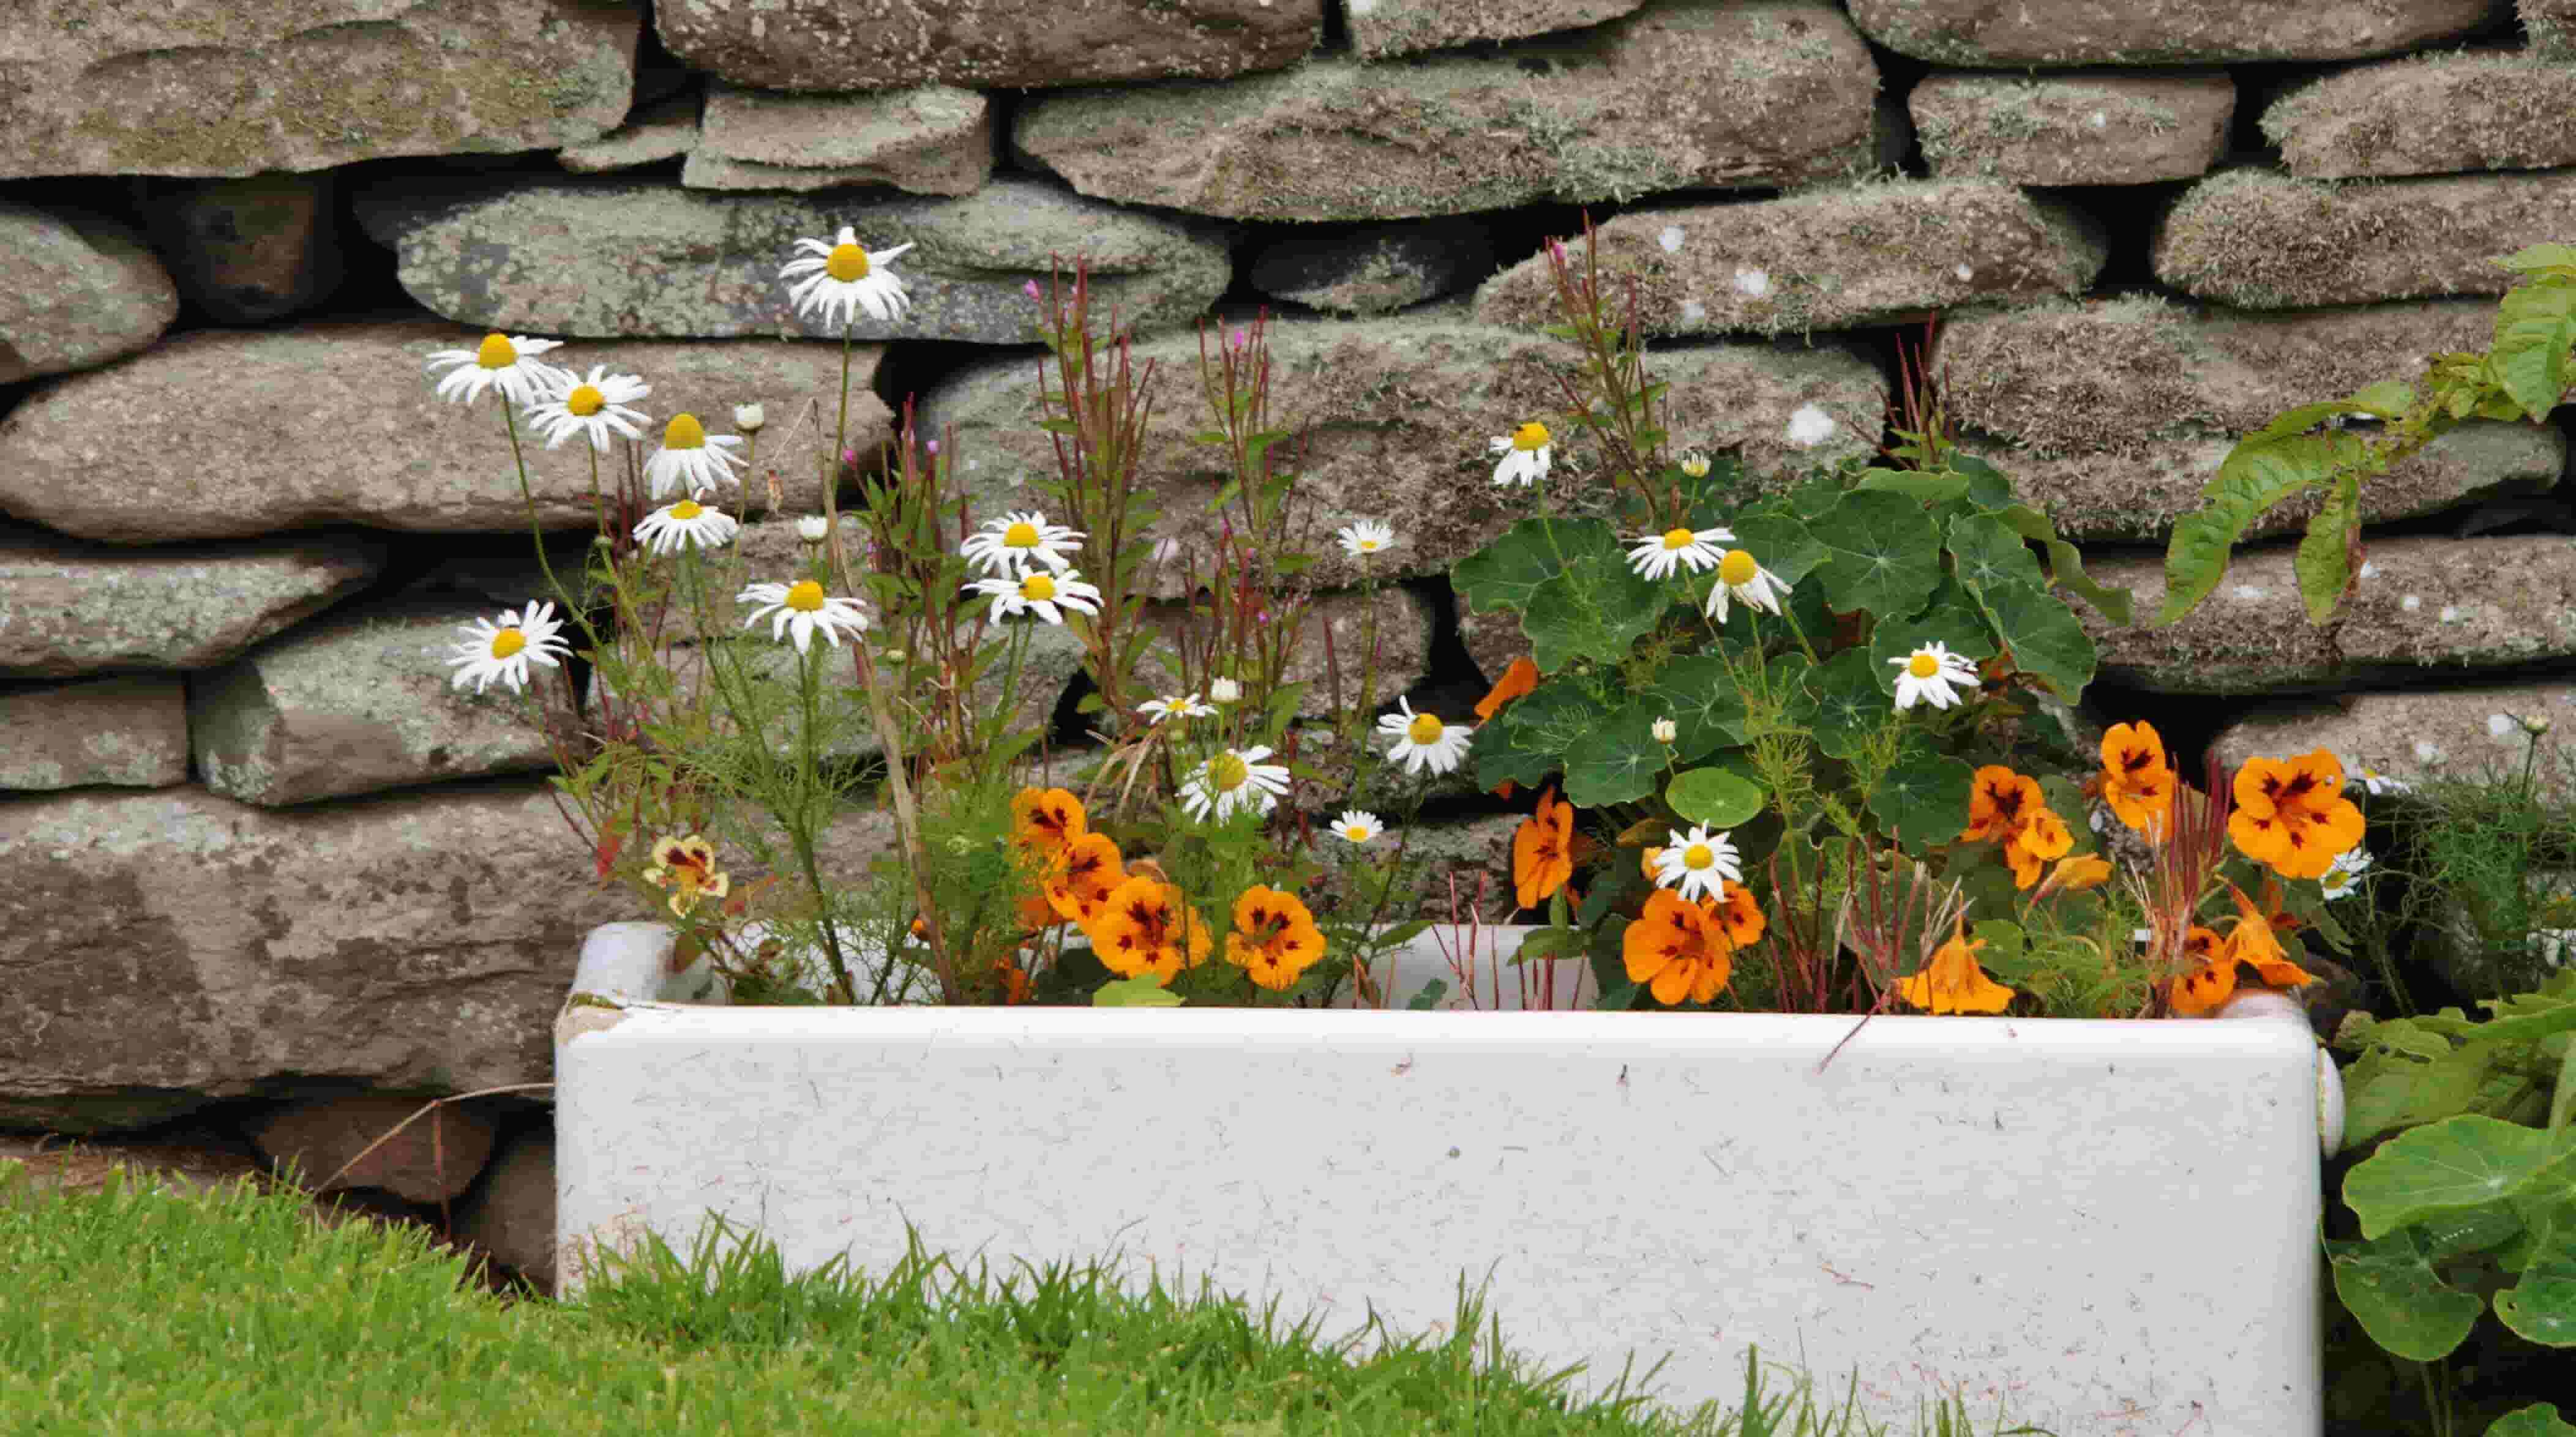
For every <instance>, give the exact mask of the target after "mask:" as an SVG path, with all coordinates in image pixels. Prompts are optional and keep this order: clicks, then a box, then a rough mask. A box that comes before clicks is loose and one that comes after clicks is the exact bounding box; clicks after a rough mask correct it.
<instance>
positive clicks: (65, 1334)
mask: <svg viewBox="0 0 2576 1437" xmlns="http://www.w3.org/2000/svg"><path fill="white" fill-rule="evenodd" d="M309 1211H310V1209H309V1208H308V1207H307V1205H306V1204H305V1203H304V1202H303V1201H302V1200H301V1199H299V1198H298V1197H297V1196H296V1195H294V1194H292V1193H260V1192H258V1191H255V1190H253V1189H251V1188H248V1187H246V1186H234V1187H229V1188H223V1189H218V1190H215V1191H213V1192H211V1193H208V1194H204V1195H201V1196H179V1195H172V1194H170V1193H168V1192H165V1191H163V1190H160V1189H158V1188H156V1187H154V1186H153V1185H151V1184H148V1183H144V1182H127V1181H123V1180H121V1177H120V1178H119V1179H112V1180H111V1181H110V1182H109V1183H108V1185H107V1186H106V1187H105V1188H104V1189H103V1190H102V1191H99V1192H97V1193H93V1194H78V1195H62V1194H54V1193H39V1192H38V1191H37V1190H36V1189H35V1188H34V1187H33V1186H32V1184H31V1183H29V1181H28V1180H27V1178H26V1176H25V1174H24V1173H23V1171H20V1170H18V1169H17V1168H16V1167H15V1166H14V1165H10V1166H6V1167H0V1294H5V1295H6V1297H5V1300H0V1432H8V1433H52V1432H62V1433H72V1432H78V1433H109V1434H128V1433H133V1434H146V1433H183V1432H184V1433H196V1432H223V1433H244V1434H265V1433H276V1434H297V1437H303V1434H332V1433H352V1434H356V1433H364V1434H370V1437H374V1434H408V1433H424V1434H426V1433H438V1434H445V1433H452V1432H467V1431H470V1432H475V1433H478V1434H507V1433H522V1432H524V1433H545V1434H557V1433H592V1432H598V1433H609V1432H614V1433H618V1434H621V1437H628V1435H629V1434H636V1433H665V1432H669V1433H690V1432H710V1433H712V1432H733V1433H757V1432H770V1431H780V1432H789V1431H815V1432H831V1433H836V1434H841V1433H905V1434H912V1433H946V1432H1010V1433H1029V1434H1056V1433H1106V1432H1116V1433H1121V1434H1128V1433H1160V1432H1169V1433H1217V1434H1236V1437H1269V1434H1288V1433H1349V1434H1374V1433H1387V1434H1396V1433H1404V1434H1414V1433H1444V1432H1457V1433H1466V1432H1474V1433H1478V1434H1514V1433H1542V1432H1544V1433H1601V1434H1623V1437H1624V1434H1663V1433H1708V1434H1723V1437H1761V1434H1767V1433H1774V1432H1776V1433H1781V1434H1784V1437H1786V1434H1797V1437H1841V1434H1854V1437H1857V1434H1861V1433H1866V1432H1873V1431H1877V1430H1879V1429H1876V1428H1873V1427H1871V1426H1869V1425H1868V1424H1866V1423H1864V1422H1862V1421H1860V1420H1859V1419H1857V1418H1856V1417H1854V1416H1853V1415H1852V1414H1851V1410H1850V1406H1849V1403H1848V1393H1846V1402H1845V1403H1844V1404H1843V1405H1841V1406H1834V1405H1832V1404H1827V1405H1824V1406H1819V1405H1818V1403H1817V1402H1816V1401H1815V1400H1814V1399H1813V1397H1812V1396H1811V1393H1810V1389H1809V1387H1808V1385H1807V1384H1806V1383H1805V1382H1804V1381H1803V1380H1802V1379H1796V1378H1794V1377H1793V1378H1790V1379H1786V1381H1787V1385H1786V1387H1785V1389H1781V1388H1779V1384H1778V1382H1777V1381H1775V1382H1774V1383H1773V1384H1772V1387H1773V1389H1774V1390H1766V1389H1765V1384H1764V1382H1763V1379H1762V1374H1761V1373H1760V1372H1759V1370H1758V1369H1757V1368H1756V1367H1755V1366H1754V1364H1752V1363H1751V1362H1748V1363H1747V1374H1746V1380H1747V1392H1746V1400H1745V1401H1744V1402H1743V1403H1742V1404H1741V1407H1740V1410H1739V1411H1738V1412H1737V1413H1735V1414H1727V1413H1721V1412H1719V1411H1717V1410H1716V1409H1715V1407H1714V1404H1712V1405H1711V1406H1710V1407H1709V1408H1706V1409H1703V1410H1702V1411H1700V1412H1698V1413H1696V1414H1693V1415H1692V1416H1691V1417H1689V1418H1682V1417H1679V1416H1676V1415H1673V1414H1670V1413H1667V1412H1664V1411H1662V1410H1660V1409H1656V1408H1654V1407H1652V1406H1650V1405H1649V1404H1648V1403H1647V1402H1646V1401H1645V1400H1644V1399H1643V1398H1642V1397H1640V1396H1638V1395H1635V1393H1634V1391H1633V1389H1627V1388H1624V1387H1623V1388H1619V1389H1614V1390H1613V1391H1612V1392H1611V1393H1610V1394H1608V1395H1606V1396H1604V1397H1602V1398H1599V1399H1592V1400H1585V1399H1578V1398H1575V1397H1572V1396H1569V1395H1567V1383H1568V1381H1569V1380H1570V1378H1571V1377H1572V1375H1573V1374H1572V1373H1571V1372H1566V1373H1554V1374H1537V1373H1533V1372H1531V1371H1529V1370H1528V1369H1526V1368H1524V1367H1522V1366H1521V1365H1519V1364H1518V1363H1516V1362H1514V1361H1512V1360H1511V1359H1509V1358H1508V1357H1506V1356H1504V1355H1503V1354H1502V1353H1501V1352H1500V1346H1499V1342H1498V1340H1497V1338H1496V1336H1495V1330H1494V1329H1493V1327H1492V1326H1491V1325H1490V1324H1488V1323H1486V1322H1485V1321H1484V1319H1483V1316H1482V1314H1481V1313H1480V1312H1479V1311H1478V1309H1477V1306H1476V1304H1474V1303H1473V1302H1466V1301H1462V1303H1461V1310H1460V1313H1459V1320H1458V1323H1457V1325H1456V1329H1455V1330H1456V1334H1457V1335H1455V1336H1453V1337H1449V1338H1445V1339H1442V1340H1439V1341H1436V1342H1424V1341H1420V1340H1412V1341H1399V1342H1388V1343H1384V1344H1382V1345H1380V1346H1378V1347H1377V1349H1376V1350H1374V1351H1372V1352H1370V1354H1369V1355H1368V1356H1366V1357H1365V1358H1358V1359H1353V1358H1351V1357H1348V1356H1346V1355H1345V1349H1348V1348H1352V1347H1354V1346H1355V1345H1356V1339H1358V1338H1360V1337H1363V1336H1368V1335H1370V1334H1369V1333H1367V1332H1366V1331H1365V1330H1364V1331H1363V1333H1358V1334H1352V1335H1351V1337H1350V1338H1347V1339H1343V1340H1339V1341H1336V1340H1331V1339H1328V1338H1326V1337H1325V1336H1324V1335H1323V1334H1321V1333H1320V1332H1318V1331H1317V1330H1316V1328H1315V1326H1314V1325H1313V1324H1312V1323H1311V1322H1301V1323H1293V1324H1291V1323H1283V1322H1281V1321H1280V1320H1279V1319H1278V1317H1277V1314H1276V1312H1275V1310H1274V1311H1265V1312H1259V1313H1255V1312H1251V1311H1248V1310H1247V1309H1246V1308H1245V1307H1244V1306H1243V1305H1241V1304H1240V1303H1236V1302H1230V1301H1227V1300H1224V1299H1222V1298H1218V1297H1214V1296H1211V1295H1209V1294H1207V1293H1205V1292H1202V1293H1201V1294H1200V1295H1199V1296H1198V1297H1197V1298H1195V1299H1192V1300H1188V1301H1184V1300H1181V1299H1179V1298H1177V1297H1175V1296H1174V1295H1172V1294H1169V1293H1166V1292H1164V1291H1163V1290H1162V1289H1161V1288H1160V1287H1159V1286H1155V1287H1152V1288H1149V1289H1148V1290H1147V1291H1145V1292H1144V1293H1142V1294H1128V1293H1124V1292H1122V1291H1121V1290H1120V1288H1119V1287H1118V1285H1117V1284H1116V1282H1115V1281H1114V1274H1113V1273H1111V1272H1109V1271H1105V1270H1103V1269H1102V1268H1100V1267H1097V1266H1090V1267H1084V1268H1080V1269H1070V1268H1050V1269H1046V1270H1042V1271H1027V1270H1023V1271H1021V1272H1019V1273H1017V1274H1015V1275H1013V1276H1010V1277H994V1276H992V1275H990V1274H989V1273H987V1272H985V1271H984V1270H982V1269H980V1268H978V1269H976V1270H974V1271H971V1272H970V1271H967V1270H964V1269H961V1268H960V1267H959V1266H957V1265H956V1264H953V1263H950V1262H948V1261H947V1260H945V1259H942V1258H937V1257H933V1256H930V1255H926V1254H922V1253H920V1252H918V1251H916V1252H915V1253H914V1254H913V1256H912V1257H911V1258H909V1259H908V1260H907V1261H906V1262H904V1263H903V1264H901V1265H899V1266H898V1268H897V1269H896V1270H894V1271H891V1272H888V1273H885V1274H883V1275H880V1276H876V1277H868V1276H863V1275H859V1274H854V1273H852V1272H850V1271H848V1270H847V1269H846V1268H842V1267H839V1266H834V1267H832V1268H828V1269H825V1270H823V1271H819V1272H813V1273H807V1274H803V1275H800V1276H794V1277H791V1276H789V1275H788V1274H787V1273H786V1271H785V1268H784V1265H783V1264H782V1263H781V1262H780V1260H779V1257H778V1253H777V1250H776V1249H775V1248H774V1247H770V1246H768V1245H766V1244H764V1243H760V1242H757V1241H754V1242H740V1241H734V1240H732V1237H731V1235H730V1234H726V1233H724V1232H722V1231H720V1230H717V1229H714V1228H710V1230H709V1231H708V1232H707V1233H705V1234H704V1235H703V1236H702V1237H701V1238H700V1240H699V1242H698V1243H697V1245H696V1246H695V1248H694V1249H693V1250H692V1251H691V1252H689V1253H688V1254H686V1255H681V1254H677V1253H674V1252H673V1251H672V1250H670V1249H669V1248H668V1247H665V1246H662V1245H661V1244H659V1243H653V1244H650V1245H649V1246H648V1247H647V1249H646V1250H645V1251H643V1252H642V1253H640V1254H638V1255H637V1256H636V1257H635V1258H634V1259H633V1260H632V1261H630V1262H627V1263H624V1264H622V1265H619V1266H618V1267H616V1268H615V1269H613V1270H612V1271H611V1272H610V1273H609V1274H608V1275H607V1276H606V1277H605V1278H604V1279H602V1280H595V1281H594V1282H593V1283H592V1284H591V1285H590V1287H589V1288H588V1290H587V1292H586V1294H585V1296H584V1297H583V1298H582V1299H581V1300H580V1301H578V1302H572V1303H561V1304H558V1303H553V1302H546V1301H539V1300H527V1301H518V1302H509V1301H505V1300H503V1299H500V1298H496V1297H493V1296H491V1295H489V1294H487V1293H485V1292H483V1291H482V1290H481V1289H479V1288H477V1287H475V1286H473V1285H472V1284H470V1283H468V1282H466V1281H464V1280H463V1279H464V1275H465V1260H464V1259H463V1258H461V1257H459V1256H457V1255H455V1254H452V1253H446V1252H442V1251H440V1250H438V1249H437V1248H435V1247H434V1246H433V1245H432V1244H431V1243H430V1241H429V1239H428V1237H427V1236H426V1235H425V1234H423V1233H421V1232H419V1231H417V1230H414V1229H408V1228H388V1229H377V1228H373V1227H370V1226H367V1225H364V1224H351V1225H348V1226H344V1227H339V1228H325V1227H322V1226H319V1225H318V1224H316V1223H314V1222H313V1221H312V1220H311V1218H310V1216H309ZM1480 1333H1482V1334H1483V1335H1482V1336H1481V1337H1480V1336H1479V1334H1480ZM1917 1430H1918V1431H1923V1432H1934V1433H1940V1434H1944V1437H1946V1434H1951V1433H1958V1434H1961V1437H1966V1434H1968V1433H1970V1432H1972V1431H1977V1430H1980V1429H1977V1428H1975V1427H1974V1426H1973V1425H1972V1424H1971V1422H1970V1421H1969V1419H1968V1417H1967V1415H1966V1413H1965V1411H1964V1410H1963V1409H1961V1408H1960V1407H1959V1406H1958V1405H1957V1404H1956V1403H1953V1404H1952V1405H1951V1406H1950V1408H1949V1410H1947V1411H1942V1412H1934V1413H1930V1414H1927V1416H1926V1419H1925V1420H1924V1421H1923V1422H1921V1423H1918V1424H1917ZM1982 1430H1986V1431H1998V1432H1999V1431H2003V1430H2007V1429H2004V1428H2003V1427H2002V1425H2001V1423H2000V1422H1997V1423H1995V1424H1993V1425H1992V1426H1990V1427H1988V1428H1986V1429H1982ZM2010 1430H2035V1429H2010Z"/></svg>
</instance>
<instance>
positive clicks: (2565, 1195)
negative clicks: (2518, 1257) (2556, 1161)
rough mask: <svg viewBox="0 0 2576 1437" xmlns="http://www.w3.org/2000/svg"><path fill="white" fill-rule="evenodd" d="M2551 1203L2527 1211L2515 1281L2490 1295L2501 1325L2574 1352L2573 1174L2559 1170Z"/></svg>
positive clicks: (2575, 1203)
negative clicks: (2527, 1240)
mask: <svg viewBox="0 0 2576 1437" xmlns="http://www.w3.org/2000/svg"><path fill="white" fill-rule="evenodd" d="M2558 1189H2559V1193H2558V1196H2557V1198H2556V1200H2555V1201H2552V1202H2548V1203H2545V1204H2536V1205H2534V1206H2533V1208H2532V1211H2531V1215H2530V1220H2529V1222H2528V1226H2529V1228H2530V1231H2531V1250H2530V1252H2529V1254H2528V1255H2527V1256H2526V1257H2524V1258H2523V1259H2522V1261H2521V1280H2520V1281H2518V1282H2516V1283H2515V1284H2514V1285H2513V1286H2511V1287H2509V1288H2507V1289H2505V1290H2504V1291H2502V1292H2499V1293H2497V1294H2496V1295H2495V1309H2496V1316H2497V1317H2500V1318H2502V1319H2503V1320H2504V1325H2505V1326H2507V1327H2509V1328H2512V1329H2513V1330H2514V1331H2515V1332H2516V1333H2518V1334H2520V1335H2521V1336H2523V1337H2525V1338H2528V1339H2529V1340H2531V1341H2533V1342H2537V1343H2540V1344H2542V1345H2544V1346H2548V1347H2576V1172H2567V1171H2562V1173H2561V1174H2560V1176H2559V1179H2558Z"/></svg>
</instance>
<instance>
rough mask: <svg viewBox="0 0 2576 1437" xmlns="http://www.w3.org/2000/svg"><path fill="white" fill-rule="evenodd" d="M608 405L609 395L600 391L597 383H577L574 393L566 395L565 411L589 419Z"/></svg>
mask: <svg viewBox="0 0 2576 1437" xmlns="http://www.w3.org/2000/svg"><path fill="white" fill-rule="evenodd" d="M607 407H608V396H607V395H605V394H602V393H600V392H599V387H598V386H597V385H592V384H576V385H574V386H573V389H572V393H570V394H567V395H565V396H564V409H565V411H566V412H568V413H571V414H573V415H576V416H578V417H580V418H583V419H588V418H589V417H590V416H592V415H594V414H597V413H598V412H599V411H601V410H602V409H605V408H607Z"/></svg>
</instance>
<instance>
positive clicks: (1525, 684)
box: [1476, 654, 1538, 721]
mask: <svg viewBox="0 0 2576 1437" xmlns="http://www.w3.org/2000/svg"><path fill="white" fill-rule="evenodd" d="M1537 687H1538V665H1537V664H1536V663H1534V662H1532V661H1531V660H1530V658H1529V656H1528V655H1526V654H1524V655H1522V656H1521V657H1520V658H1517V659H1514V660H1512V666H1511V667H1510V668H1507V669H1505V670H1503V676H1502V677H1501V678H1500V679H1497V680H1495V681H1494V686H1493V688H1491V689H1490V690H1487V691H1486V694H1485V696H1484V697H1483V698H1482V699H1479V700H1478V701H1477V703H1476V717H1477V718H1478V719H1480V720H1486V721H1491V720H1492V718H1493V717H1494V715H1496V714H1498V713H1501V712H1502V711H1503V705H1505V704H1507V703H1510V702H1511V701H1512V700H1514V699H1516V698H1519V697H1520V696H1521V695H1523V694H1526V693H1528V692H1529V691H1530V690H1532V689H1535V688H1537Z"/></svg>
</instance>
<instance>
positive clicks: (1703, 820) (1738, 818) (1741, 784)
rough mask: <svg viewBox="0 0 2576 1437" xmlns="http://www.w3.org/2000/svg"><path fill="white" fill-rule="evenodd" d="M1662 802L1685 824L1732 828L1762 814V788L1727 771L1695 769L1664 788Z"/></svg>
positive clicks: (1721, 769) (1720, 769)
mask: <svg viewBox="0 0 2576 1437" xmlns="http://www.w3.org/2000/svg"><path fill="white" fill-rule="evenodd" d="M1664 802H1666V803H1669V804H1671V805H1672V806H1673V812H1675V813H1678V814H1680V815H1681V816H1682V821H1683V822H1685V823H1693V824H1698V825H1700V826H1701V827H1704V828H1712V829H1720V828H1733V827H1735V826H1736V825H1737V824H1740V823H1748V822H1751V821H1752V819H1753V816H1754V815H1755V814H1758V813H1760V812H1761V811H1762V785H1760V784H1759V783H1756V782H1754V781H1753V780H1752V779H1749V778H1747V777H1745V776H1744V775H1742V774H1740V773H1736V772H1733V771H1732V770H1730V769H1726V768H1719V767H1714V766H1712V767H1709V768H1695V769H1692V770H1691V771H1690V772H1688V773H1685V774H1679V775H1676V776H1675V777H1674V779H1673V781H1672V782H1671V783H1670V784H1668V785H1666V786H1665V788H1664Z"/></svg>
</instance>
